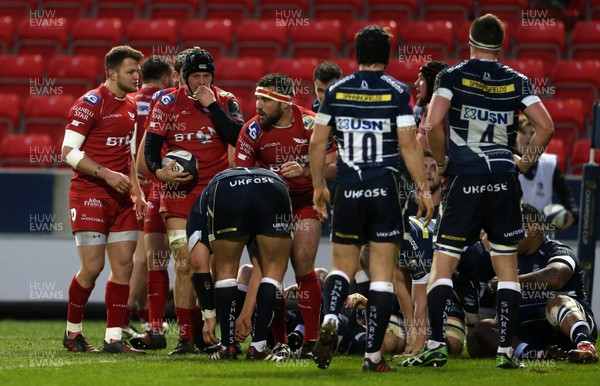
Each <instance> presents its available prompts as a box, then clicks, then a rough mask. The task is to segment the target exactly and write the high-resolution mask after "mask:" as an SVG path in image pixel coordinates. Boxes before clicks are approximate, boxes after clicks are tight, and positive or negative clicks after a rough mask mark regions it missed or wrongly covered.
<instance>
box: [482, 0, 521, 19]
mask: <svg viewBox="0 0 600 386" xmlns="http://www.w3.org/2000/svg"><path fill="white" fill-rule="evenodd" d="M528 8H529V0H479V2H478V6H477V7H476V10H475V17H479V16H482V15H485V14H486V13H493V14H494V15H496V16H498V18H500V20H502V21H504V22H508V23H510V24H511V25H517V23H520V22H521V20H522V18H523V12H524V10H527V9H528Z"/></svg>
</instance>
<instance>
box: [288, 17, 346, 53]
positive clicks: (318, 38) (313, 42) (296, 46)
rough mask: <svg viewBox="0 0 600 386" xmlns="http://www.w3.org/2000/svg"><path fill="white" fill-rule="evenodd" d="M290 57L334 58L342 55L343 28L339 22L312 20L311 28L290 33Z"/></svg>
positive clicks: (293, 30)
mask: <svg viewBox="0 0 600 386" xmlns="http://www.w3.org/2000/svg"><path fill="white" fill-rule="evenodd" d="M290 35H291V38H292V43H291V44H290V56H292V57H307V58H315V57H317V58H332V57H336V56H338V55H339V54H340V53H341V49H342V26H341V23H340V21H339V20H310V21H309V26H307V27H303V28H293V29H292V30H291V31H290Z"/></svg>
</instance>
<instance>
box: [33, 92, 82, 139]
mask: <svg viewBox="0 0 600 386" xmlns="http://www.w3.org/2000/svg"><path fill="white" fill-rule="evenodd" d="M73 102H75V97H74V96H73V95H70V94H63V95H32V96H30V97H29V98H27V100H26V101H25V106H24V109H23V126H24V128H25V133H29V134H34V133H42V134H49V135H50V136H51V138H58V137H59V136H61V135H63V132H64V130H65V126H66V124H67V116H68V114H69V110H70V109H71V106H72V105H73Z"/></svg>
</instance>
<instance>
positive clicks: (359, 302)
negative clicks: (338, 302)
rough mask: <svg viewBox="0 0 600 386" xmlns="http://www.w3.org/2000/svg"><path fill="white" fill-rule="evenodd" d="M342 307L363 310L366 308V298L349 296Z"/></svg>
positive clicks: (356, 295) (354, 295)
mask: <svg viewBox="0 0 600 386" xmlns="http://www.w3.org/2000/svg"><path fill="white" fill-rule="evenodd" d="M344 307H346V308H355V309H357V310H364V309H365V308H367V298H366V297H364V296H363V295H361V294H359V293H354V294H350V295H348V297H347V298H346V301H345V302H344Z"/></svg>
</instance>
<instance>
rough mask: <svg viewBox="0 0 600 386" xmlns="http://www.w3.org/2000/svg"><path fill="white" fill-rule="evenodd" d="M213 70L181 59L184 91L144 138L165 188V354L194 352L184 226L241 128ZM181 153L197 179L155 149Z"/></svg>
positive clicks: (155, 116)
mask: <svg viewBox="0 0 600 386" xmlns="http://www.w3.org/2000/svg"><path fill="white" fill-rule="evenodd" d="M214 73H215V66H214V61H213V59H212V56H211V55H210V53H208V51H206V50H202V49H194V50H192V51H191V52H190V53H189V54H187V55H186V57H185V60H184V64H183V68H182V75H183V81H184V85H182V86H181V87H180V88H179V89H177V90H175V91H174V92H172V93H170V94H166V95H163V96H161V97H160V100H159V101H158V102H157V104H156V106H155V107H154V108H153V109H152V113H151V118H150V125H149V127H148V130H147V132H146V142H145V158H146V164H147V166H148V168H149V169H150V171H152V172H153V173H154V175H155V176H156V177H157V178H158V179H160V180H161V181H163V182H165V183H166V184H167V186H166V188H165V191H164V192H163V196H162V197H161V208H160V211H161V214H162V216H163V218H164V219H165V225H166V228H167V236H168V238H169V248H170V249H171V251H172V252H173V254H174V259H175V311H176V314H177V322H178V324H179V329H180V335H179V336H180V339H179V343H178V344H177V347H176V348H175V350H173V351H171V354H186V353H194V352H197V348H196V347H195V346H194V344H193V342H194V332H193V328H192V310H194V309H195V300H196V299H195V296H194V292H193V286H192V281H191V280H190V277H191V273H192V270H191V269H192V267H191V266H192V262H191V259H190V254H189V251H188V249H187V237H186V231H185V229H186V221H187V217H188V214H189V212H190V209H191V208H192V205H193V204H194V202H195V201H196V199H197V198H198V197H199V196H200V193H202V190H203V189H204V187H205V186H206V184H207V183H208V182H209V181H210V179H211V178H212V177H213V176H214V175H215V174H217V173H218V172H220V171H222V170H225V169H227V168H228V167H229V161H228V144H235V141H236V140H237V135H238V133H239V131H240V129H241V127H242V126H243V123H244V121H243V118H242V114H241V111H240V108H239V104H238V102H237V100H236V99H235V97H234V96H233V94H231V93H229V92H227V91H224V90H221V89H219V88H218V87H215V86H214V85H213V84H212V82H213V79H214ZM163 143H166V144H167V149H168V151H173V150H186V151H189V152H191V153H192V154H194V156H195V157H196V159H197V160H198V170H199V172H198V178H197V180H195V181H193V182H192V176H190V175H188V174H187V173H175V172H174V171H173V166H174V164H175V162H172V163H171V164H170V165H168V166H166V167H164V168H163V167H162V159H161V154H160V151H161V148H162V145H163Z"/></svg>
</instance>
